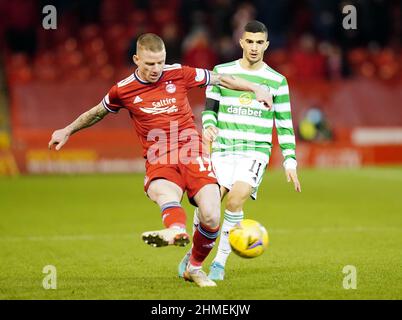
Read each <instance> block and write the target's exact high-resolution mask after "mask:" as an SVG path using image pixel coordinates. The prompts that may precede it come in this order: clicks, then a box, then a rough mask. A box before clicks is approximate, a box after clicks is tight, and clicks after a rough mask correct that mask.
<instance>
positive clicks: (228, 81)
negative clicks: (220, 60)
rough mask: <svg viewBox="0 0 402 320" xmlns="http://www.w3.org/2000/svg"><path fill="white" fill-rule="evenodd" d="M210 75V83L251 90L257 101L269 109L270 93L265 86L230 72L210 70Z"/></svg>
mask: <svg viewBox="0 0 402 320" xmlns="http://www.w3.org/2000/svg"><path fill="white" fill-rule="evenodd" d="M210 76H211V80H210V84H211V85H221V86H223V87H225V88H228V89H231V90H239V91H252V92H254V94H255V97H256V99H257V101H259V102H262V103H264V104H265V106H266V107H267V108H269V109H270V108H271V107H272V94H271V93H270V92H269V88H268V87H267V86H264V85H259V84H256V83H253V82H250V81H247V80H244V79H242V78H239V77H235V76H232V75H230V74H219V73H216V72H213V71H210Z"/></svg>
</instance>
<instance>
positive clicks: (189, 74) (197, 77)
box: [182, 66, 210, 88]
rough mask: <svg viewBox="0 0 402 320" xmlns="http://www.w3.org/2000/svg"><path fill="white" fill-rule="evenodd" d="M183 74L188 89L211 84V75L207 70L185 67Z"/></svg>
mask: <svg viewBox="0 0 402 320" xmlns="http://www.w3.org/2000/svg"><path fill="white" fill-rule="evenodd" d="M182 72H183V79H184V81H185V82H186V87H187V88H194V87H203V86H207V85H208V84H209V80H210V75H209V71H208V70H206V69H199V68H191V67H188V66H183V67H182Z"/></svg>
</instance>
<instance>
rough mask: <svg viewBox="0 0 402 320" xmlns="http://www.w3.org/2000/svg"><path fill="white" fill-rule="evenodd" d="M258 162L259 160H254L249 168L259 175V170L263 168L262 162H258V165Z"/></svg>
mask: <svg viewBox="0 0 402 320" xmlns="http://www.w3.org/2000/svg"><path fill="white" fill-rule="evenodd" d="M256 164H257V160H253V164H252V166H251V168H250V169H248V170H249V171H250V172H252V173H254V174H255V175H256V176H257V177H258V173H259V171H260V169H261V165H262V163H261V162H258V166H256Z"/></svg>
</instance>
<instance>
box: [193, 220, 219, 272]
mask: <svg viewBox="0 0 402 320" xmlns="http://www.w3.org/2000/svg"><path fill="white" fill-rule="evenodd" d="M218 234H219V226H218V227H216V228H214V229H211V228H209V227H207V226H205V225H203V224H202V223H200V224H199V225H198V228H197V229H196V230H195V232H194V236H193V247H192V250H191V257H190V264H192V265H193V266H201V265H202V263H203V262H204V260H205V258H206V257H207V256H208V254H209V253H210V252H211V250H212V248H213V247H214V245H215V240H216V238H217V237H218Z"/></svg>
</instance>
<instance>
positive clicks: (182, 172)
mask: <svg viewBox="0 0 402 320" xmlns="http://www.w3.org/2000/svg"><path fill="white" fill-rule="evenodd" d="M145 168H146V175H145V179H144V190H145V192H147V190H148V187H149V185H150V183H151V182H152V181H153V180H156V179H166V180H168V181H171V182H173V183H175V184H177V185H178V186H179V187H180V188H181V189H182V190H183V192H185V191H187V196H188V198H189V200H190V202H191V203H192V204H195V203H194V201H193V198H194V196H195V195H196V194H197V193H198V191H200V189H201V188H202V187H203V186H205V185H207V184H217V183H218V182H217V180H216V177H215V174H214V172H213V171H212V166H211V161H210V159H209V158H207V157H201V156H199V157H198V158H197V159H196V161H192V162H191V163H189V164H183V163H180V162H179V163H178V164H160V163H156V164H151V163H149V162H148V161H147V162H146V164H145Z"/></svg>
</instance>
